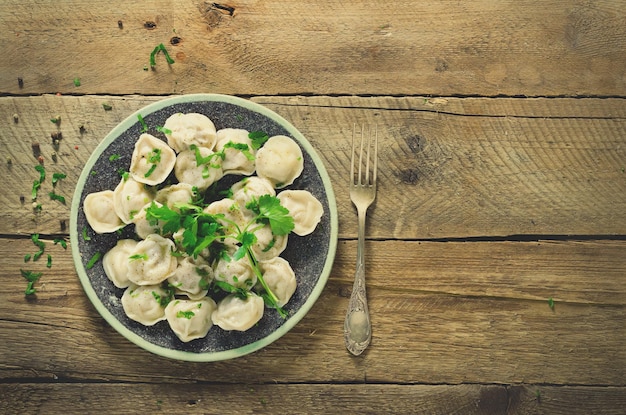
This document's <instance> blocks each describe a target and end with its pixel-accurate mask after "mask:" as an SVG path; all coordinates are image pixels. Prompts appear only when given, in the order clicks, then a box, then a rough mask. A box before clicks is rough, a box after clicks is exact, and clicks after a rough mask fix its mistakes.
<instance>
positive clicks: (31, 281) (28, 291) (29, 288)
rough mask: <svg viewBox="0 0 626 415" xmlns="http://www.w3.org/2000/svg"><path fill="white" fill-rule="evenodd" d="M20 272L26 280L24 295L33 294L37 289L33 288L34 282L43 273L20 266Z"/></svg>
mask: <svg viewBox="0 0 626 415" xmlns="http://www.w3.org/2000/svg"><path fill="white" fill-rule="evenodd" d="M20 273H21V274H22V277H24V278H25V279H26V281H28V285H27V286H26V291H24V294H25V295H33V294H35V292H36V291H37V290H36V289H35V283H36V282H37V281H38V280H39V278H41V276H42V275H43V273H42V272H37V273H35V272H32V271H26V270H23V269H21V268H20Z"/></svg>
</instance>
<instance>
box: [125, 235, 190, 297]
mask: <svg viewBox="0 0 626 415" xmlns="http://www.w3.org/2000/svg"><path fill="white" fill-rule="evenodd" d="M174 248H175V246H174V242H173V241H172V240H171V239H168V238H164V237H162V236H160V235H157V234H152V235H148V236H147V237H146V239H144V240H143V241H141V242H139V243H138V244H137V245H136V246H135V248H134V249H133V250H132V251H131V252H130V255H129V259H130V261H129V262H128V279H129V280H130V281H131V282H133V283H134V284H137V285H153V284H159V283H160V282H162V281H165V280H166V279H167V278H168V277H169V276H170V275H172V273H173V272H174V271H175V270H176V267H177V266H178V261H177V259H176V257H175V256H173V255H172V252H173V251H174Z"/></svg>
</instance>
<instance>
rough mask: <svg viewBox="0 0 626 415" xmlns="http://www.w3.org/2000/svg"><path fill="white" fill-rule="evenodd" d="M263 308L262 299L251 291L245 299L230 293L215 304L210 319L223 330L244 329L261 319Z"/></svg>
mask: <svg viewBox="0 0 626 415" xmlns="http://www.w3.org/2000/svg"><path fill="white" fill-rule="evenodd" d="M264 308H265V305H264V302H263V299H262V298H261V297H259V296H258V295H256V294H254V293H253V292H250V293H249V294H248V296H247V297H246V298H245V299H241V298H239V297H238V296H236V295H234V294H230V295H228V296H226V297H224V299H222V300H221V301H220V302H219V303H218V304H217V309H216V310H215V311H214V312H213V314H212V315H211V319H212V320H213V324H215V325H216V326H219V327H221V328H222V329H223V330H237V331H246V330H248V329H249V328H251V327H252V326H254V325H255V324H256V323H258V321H259V320H261V317H263V309H264Z"/></svg>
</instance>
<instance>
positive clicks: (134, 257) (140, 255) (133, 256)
mask: <svg viewBox="0 0 626 415" xmlns="http://www.w3.org/2000/svg"><path fill="white" fill-rule="evenodd" d="M128 259H130V260H131V261H135V260H138V259H141V260H146V259H148V254H135V255H131V256H129V257H128Z"/></svg>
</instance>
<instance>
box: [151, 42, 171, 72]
mask: <svg viewBox="0 0 626 415" xmlns="http://www.w3.org/2000/svg"><path fill="white" fill-rule="evenodd" d="M159 52H163V56H165V60H166V61H167V63H168V64H170V65H171V64H173V63H174V59H172V58H171V57H170V54H169V53H168V52H167V49H165V45H163V43H161V44H159V45H158V46H156V47H155V48H154V49H153V50H152V53H150V67H152V68H154V67H155V66H156V55H157V53H159Z"/></svg>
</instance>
